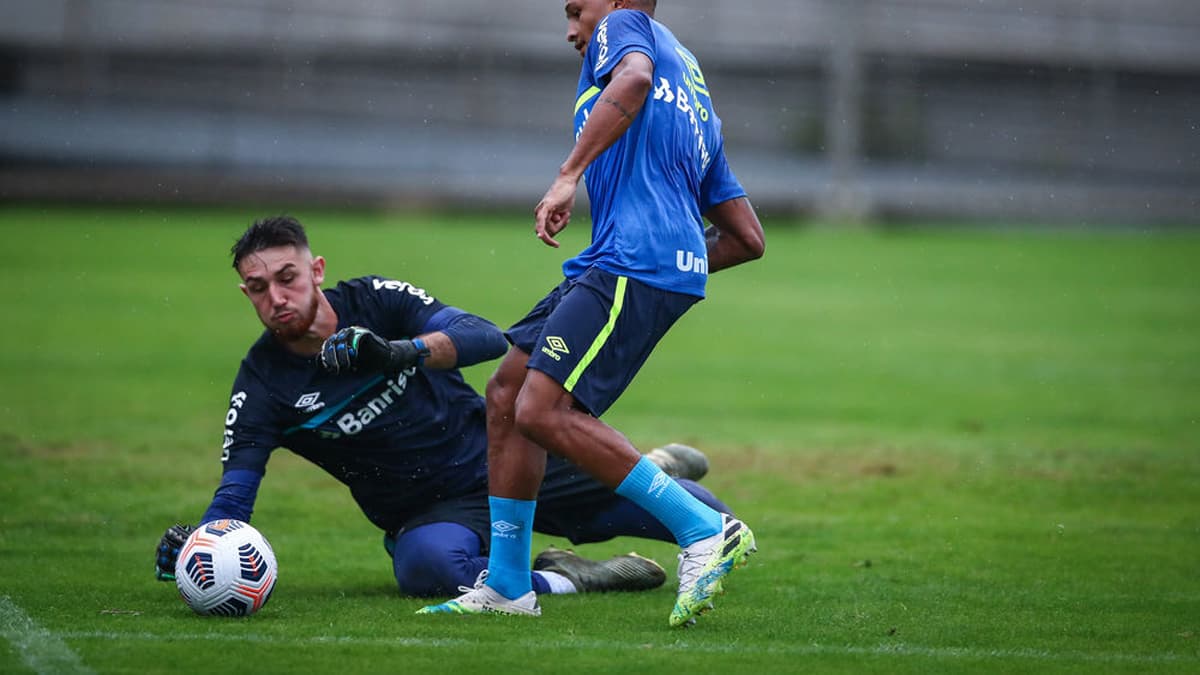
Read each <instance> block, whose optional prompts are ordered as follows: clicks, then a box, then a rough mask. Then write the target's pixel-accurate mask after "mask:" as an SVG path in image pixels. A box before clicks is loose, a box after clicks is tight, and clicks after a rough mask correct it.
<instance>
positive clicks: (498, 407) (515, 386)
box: [484, 371, 521, 418]
mask: <svg viewBox="0 0 1200 675" xmlns="http://www.w3.org/2000/svg"><path fill="white" fill-rule="evenodd" d="M520 390H521V383H520V382H519V381H514V380H513V378H511V377H507V376H505V375H504V373H502V372H501V371H496V372H495V373H493V374H492V376H491V377H490V378H488V381H487V387H486V388H485V389H484V398H485V399H487V409H488V413H489V414H492V412H493V411H496V412H498V413H501V414H504V415H507V416H509V417H510V418H511V416H512V413H513V409H514V408H515V407H516V401H517V393H518V392H519V391H520Z"/></svg>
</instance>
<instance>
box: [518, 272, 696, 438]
mask: <svg viewBox="0 0 1200 675" xmlns="http://www.w3.org/2000/svg"><path fill="white" fill-rule="evenodd" d="M699 300H700V298H699V297H697V296H694V295H686V294H683V293H673V292H671V291H664V290H662V289H659V288H655V287H653V286H650V285H648V284H644V283H642V282H640V281H637V280H636V279H630V278H628V277H623V276H618V275H616V274H612V273H610V272H607V271H605V270H602V269H600V268H598V267H592V268H589V269H588V271H586V272H584V273H583V274H582V275H580V276H579V277H577V278H575V279H567V280H565V281H563V282H562V283H561V284H559V285H558V287H556V288H555V289H554V290H552V291H550V293H549V294H548V295H547V296H546V297H545V298H543V299H542V301H541V302H539V303H538V304H537V305H535V306H534V308H533V309H532V310H530V312H529V314H527V315H526V316H525V318H523V319H521V320H520V321H518V322H517V323H516V324H514V325H513V327H512V328H509V329H508V331H507V332H505V336H506V337H507V338H508V340H509V342H511V343H512V344H513V345H514V346H516V347H518V348H519V349H521V350H522V351H525V352H527V353H528V354H529V364H528V367H529V368H533V369H535V370H540V371H542V372H543V373H546V374H547V375H549V376H550V377H551V378H553V379H554V381H556V382H558V383H559V384H561V385H562V386H563V389H566V390H567V391H568V392H570V393H571V394H572V395H573V396H574V397H575V401H576V402H577V403H579V404H580V405H582V406H583V407H584V408H585V409H587V411H588V412H590V413H591V414H593V415H595V416H597V417H599V416H600V415H602V414H604V411H606V410H608V408H609V406H611V405H612V404H613V403H614V402H615V401H616V400H617V398H618V397H619V396H620V395H621V393H622V392H624V391H625V389H626V387H628V386H629V383H630V382H631V381H632V380H633V376H634V375H636V374H637V372H638V370H639V369H641V367H642V364H643V363H645V362H646V358H647V357H649V356H650V352H651V351H653V350H654V346H655V345H657V344H658V341H659V340H661V339H662V337H663V335H666V333H667V330H668V329H669V328H670V327H671V326H672V325H673V324H674V323H675V322H676V321H677V320H678V319H679V317H681V316H683V314H684V312H686V311H687V310H688V309H689V308H691V306H692V305H694V304H696V302H698V301H699Z"/></svg>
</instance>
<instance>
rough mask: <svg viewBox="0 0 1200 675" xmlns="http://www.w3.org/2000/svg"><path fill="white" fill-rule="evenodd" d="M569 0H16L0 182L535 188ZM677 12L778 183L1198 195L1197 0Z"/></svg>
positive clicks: (71, 190)
mask: <svg viewBox="0 0 1200 675" xmlns="http://www.w3.org/2000/svg"><path fill="white" fill-rule="evenodd" d="M557 4H558V3H556V2H544V1H543V0H536V1H535V0H507V1H506V2H505V3H499V4H498V3H494V2H484V1H481V0H469V1H468V0H458V1H456V2H434V1H415V0H413V1H408V2H401V1H395V0H392V1H385V0H341V1H340V2H335V1H333V0H291V1H289V2H280V1H278V0H42V1H41V2H38V3H24V2H16V1H15V0H0V15H2V16H4V17H5V21H3V22H0V64H3V65H2V66H0V104H2V105H0V130H2V131H0V198H4V199H30V198H38V199H45V198H70V199H102V200H104V199H107V200H126V199H139V200H141V199H169V200H185V201H231V200H263V199H268V200H274V199H283V200H307V201H315V202H326V203H333V204H360V205H408V204H412V203H420V204H429V205H434V206H439V205H465V206H472V207H473V206H500V207H513V208H520V209H525V208H529V207H530V205H531V204H532V203H533V202H535V201H536V200H537V198H538V197H539V196H540V194H541V192H542V190H543V189H544V188H545V184H546V183H547V181H548V180H549V176H550V174H551V173H552V171H553V169H554V167H556V166H557V164H558V163H559V162H560V161H561V159H562V158H563V157H564V156H565V154H566V152H567V151H568V149H569V145H570V139H571V136H570V134H571V130H570V109H569V108H570V104H571V100H570V96H571V92H573V91H574V83H575V79H576V77H577V74H578V61H577V60H576V57H575V56H574V54H573V53H572V52H571V50H570V47H569V45H567V44H565V42H564V35H563V29H564V25H565V24H564V22H563V20H562V18H561V10H560V9H559V7H558V6H557ZM498 8H500V9H499V10H498ZM659 18H660V19H662V20H663V21H664V22H665V23H667V24H668V25H670V26H672V28H673V29H674V30H675V31H676V33H677V34H678V35H679V36H680V38H681V39H682V40H683V41H684V42H685V43H687V44H688V45H689V46H690V47H691V48H692V49H693V51H695V52H696V53H697V55H698V56H699V57H700V58H701V60H702V63H703V64H704V67H705V73H706V76H707V78H708V80H709V82H710V84H711V86H712V89H713V91H714V93H715V95H716V102H717V109H718V111H719V113H720V114H721V116H722V118H723V120H724V121H725V134H726V138H727V141H728V153H729V155H730V158H731V161H732V162H733V164H734V166H735V169H736V170H737V171H738V173H739V175H740V176H741V177H742V178H743V182H745V183H746V184H747V186H748V188H749V189H750V190H751V192H752V195H753V197H754V199H755V202H756V203H757V204H759V205H760V206H762V207H764V208H767V209H771V210H775V211H782V212H800V213H824V214H829V215H832V216H835V217H843V218H856V217H897V218H929V217H938V218H966V219H976V218H978V219H993V220H994V219H1006V220H1020V221H1033V222H1044V221H1056V222H1061V221H1067V222H1083V223H1101V222H1123V223H1133V224H1139V223H1196V222H1197V218H1196V216H1195V214H1196V213H1197V206H1200V203H1198V200H1200V131H1198V129H1200V5H1197V4H1196V3H1195V2H1192V1H1190V0H1147V1H1144V2H1139V3H1123V2H1117V1H1115V0H1091V1H1086V0H1043V1H1042V2H1039V3H1036V6H1030V3H1024V2H1018V1H1016V0H985V1H983V2H975V1H972V2H966V1H965V0H842V1H840V2H838V1H834V0H759V1H754V2H745V3H729V2H718V1H717V0H693V1H691V2H684V0H663V2H661V3H660V11H659Z"/></svg>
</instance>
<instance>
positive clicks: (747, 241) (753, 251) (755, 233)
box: [704, 197, 766, 274]
mask: <svg viewBox="0 0 1200 675" xmlns="http://www.w3.org/2000/svg"><path fill="white" fill-rule="evenodd" d="M704 217H705V218H707V219H708V221H709V222H710V223H712V226H711V227H709V228H708V229H707V230H706V231H705V233H704V239H705V243H707V245H708V271H709V273H710V274H711V273H713V272H717V271H719V270H723V269H725V268H727V267H733V266H734V265H740V264H742V263H744V262H749V261H751V260H755V259H757V258H761V257H762V254H763V251H764V250H765V249H766V241H765V239H764V237H763V229H762V223H760V222H758V215H757V214H756V213H754V207H753V206H751V205H750V200H749V199H747V198H745V197H738V198H737V199H730V200H728V201H724V202H721V203H720V204H717V205H716V206H714V207H712V208H711V209H709V210H708V213H705V214H704Z"/></svg>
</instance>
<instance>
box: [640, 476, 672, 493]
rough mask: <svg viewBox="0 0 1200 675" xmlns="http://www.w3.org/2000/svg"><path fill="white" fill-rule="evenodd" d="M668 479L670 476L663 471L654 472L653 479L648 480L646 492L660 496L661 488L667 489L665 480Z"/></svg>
mask: <svg viewBox="0 0 1200 675" xmlns="http://www.w3.org/2000/svg"><path fill="white" fill-rule="evenodd" d="M670 480H671V479H670V477H668V476H667V474H665V473H662V472H659V473H658V474H655V476H654V480H652V481H650V487H648V488H646V494H651V495H654V496H655V497H661V496H662V493H663V490H666V489H667V482H668V481H670Z"/></svg>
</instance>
